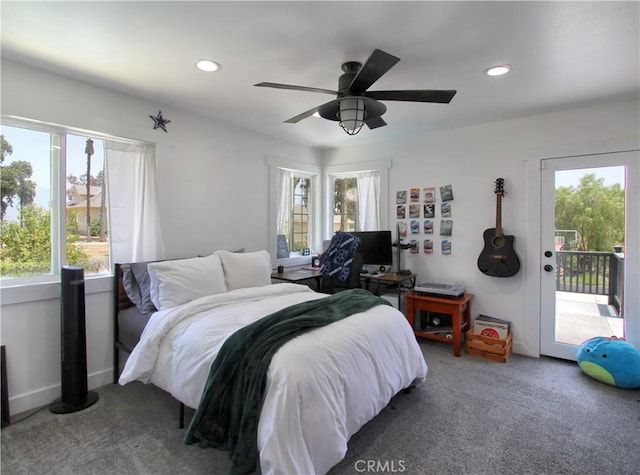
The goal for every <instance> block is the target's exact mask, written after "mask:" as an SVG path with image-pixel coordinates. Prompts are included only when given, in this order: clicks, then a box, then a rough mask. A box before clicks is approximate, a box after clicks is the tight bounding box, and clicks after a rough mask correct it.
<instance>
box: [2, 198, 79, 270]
mask: <svg viewBox="0 0 640 475" xmlns="http://www.w3.org/2000/svg"><path fill="white" fill-rule="evenodd" d="M22 215H23V222H22V225H18V223H8V222H6V221H5V222H2V224H1V226H2V246H0V250H1V254H0V274H2V275H3V276H10V277H24V276H28V275H34V274H46V273H48V272H50V270H51V225H50V220H51V216H50V211H48V210H46V209H44V208H42V207H40V206H37V205H34V204H30V205H27V206H25V207H24V208H23V210H22ZM77 241H78V234H77V232H74V230H73V223H71V224H68V225H67V241H66V242H67V246H66V250H67V262H68V263H69V264H71V265H79V266H85V265H86V264H87V263H88V262H89V255H88V254H87V253H86V252H85V251H84V250H83V249H82V248H81V247H80V246H79V245H78V244H77Z"/></svg>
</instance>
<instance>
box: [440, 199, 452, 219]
mask: <svg viewBox="0 0 640 475" xmlns="http://www.w3.org/2000/svg"><path fill="white" fill-rule="evenodd" d="M440 216H442V217H443V218H450V217H451V203H449V202H448V201H447V202H445V203H442V204H440Z"/></svg>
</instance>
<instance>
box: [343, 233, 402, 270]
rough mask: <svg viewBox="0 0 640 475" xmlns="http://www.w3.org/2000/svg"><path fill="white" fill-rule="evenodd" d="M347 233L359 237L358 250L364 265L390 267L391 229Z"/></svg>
mask: <svg viewBox="0 0 640 475" xmlns="http://www.w3.org/2000/svg"><path fill="white" fill-rule="evenodd" d="M349 234H353V235H354V236H357V237H359V238H360V248H359V250H358V252H360V255H361V256H362V261H363V263H364V264H365V265H378V266H389V267H390V266H391V265H392V264H393V249H392V247H393V242H392V240H391V231H360V232H350V233H349Z"/></svg>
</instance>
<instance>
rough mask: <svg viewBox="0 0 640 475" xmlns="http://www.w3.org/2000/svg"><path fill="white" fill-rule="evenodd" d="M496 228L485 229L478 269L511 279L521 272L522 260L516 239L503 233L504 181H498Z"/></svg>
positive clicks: (499, 179)
mask: <svg viewBox="0 0 640 475" xmlns="http://www.w3.org/2000/svg"><path fill="white" fill-rule="evenodd" d="M495 194H496V227H495V228H489V229H485V231H484V233H483V235H482V237H483V238H484V249H482V252H481V253H480V256H479V257H478V269H480V272H482V273H483V274H485V275H490V276H492V277H511V276H513V275H516V274H517V273H518V271H519V270H520V259H518V255H517V254H516V251H515V249H514V247H513V243H514V241H515V238H514V237H513V236H507V235H505V234H503V233H502V198H503V197H504V179H503V178H498V179H497V180H496V188H495Z"/></svg>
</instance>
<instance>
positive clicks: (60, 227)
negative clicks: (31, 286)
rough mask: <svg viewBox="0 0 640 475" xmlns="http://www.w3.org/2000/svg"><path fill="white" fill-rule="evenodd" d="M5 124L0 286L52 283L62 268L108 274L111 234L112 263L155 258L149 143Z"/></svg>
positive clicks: (1, 133)
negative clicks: (110, 192)
mask: <svg viewBox="0 0 640 475" xmlns="http://www.w3.org/2000/svg"><path fill="white" fill-rule="evenodd" d="M9 124H10V125H7V123H3V125H2V128H1V129H0V138H1V144H2V157H1V160H2V162H1V163H0V166H1V170H0V171H1V173H2V175H1V181H0V184H1V191H2V215H1V216H0V226H1V234H0V279H1V280H2V282H3V283H6V282H8V281H11V284H13V283H23V282H24V283H29V282H47V281H55V280H57V276H58V274H59V269H60V267H61V266H63V265H75V266H80V267H82V268H83V269H84V274H85V276H87V275H99V274H102V275H104V274H108V273H110V269H111V261H112V259H113V257H114V249H113V248H112V244H113V243H112V241H113V239H114V236H115V243H117V246H116V248H117V251H118V252H117V254H118V256H116V257H117V258H120V259H122V260H120V261H119V262H130V261H133V260H134V259H139V260H149V259H150V258H159V257H161V256H160V255H161V253H162V239H161V236H160V233H159V229H158V227H159V220H158V215H157V209H156V208H157V196H156V185H155V180H156V178H155V158H154V148H153V146H152V145H150V144H143V143H139V142H129V141H124V140H123V141H119V140H112V139H111V138H110V137H107V136H105V135H102V134H96V135H95V136H89V135H84V134H83V135H81V134H78V133H76V132H74V131H72V130H68V129H65V128H64V127H57V126H53V125H44V124H40V123H38V124H34V123H32V122H26V121H25V122H23V121H17V120H11V121H10V122H9ZM107 162H109V163H110V165H109V166H108V167H107V166H106V165H107ZM108 177H110V179H109V178H108ZM109 188H111V189H115V190H117V191H116V192H115V195H114V197H113V198H114V199H111V198H112V197H111V196H109V195H110V194H109V192H108V190H109ZM114 204H115V207H114ZM110 211H113V212H110ZM110 224H111V225H112V226H113V229H114V230H115V231H118V232H116V233H115V234H114V233H112V232H111V231H112V229H110ZM136 230H138V232H137V233H136ZM140 230H144V231H145V232H140ZM147 231H148V232H147ZM122 243H124V245H123V244H122ZM140 248H142V249H145V250H150V251H148V252H149V253H151V254H152V255H150V256H145V255H143V254H142V253H140V252H139V251H137V249H140Z"/></svg>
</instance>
